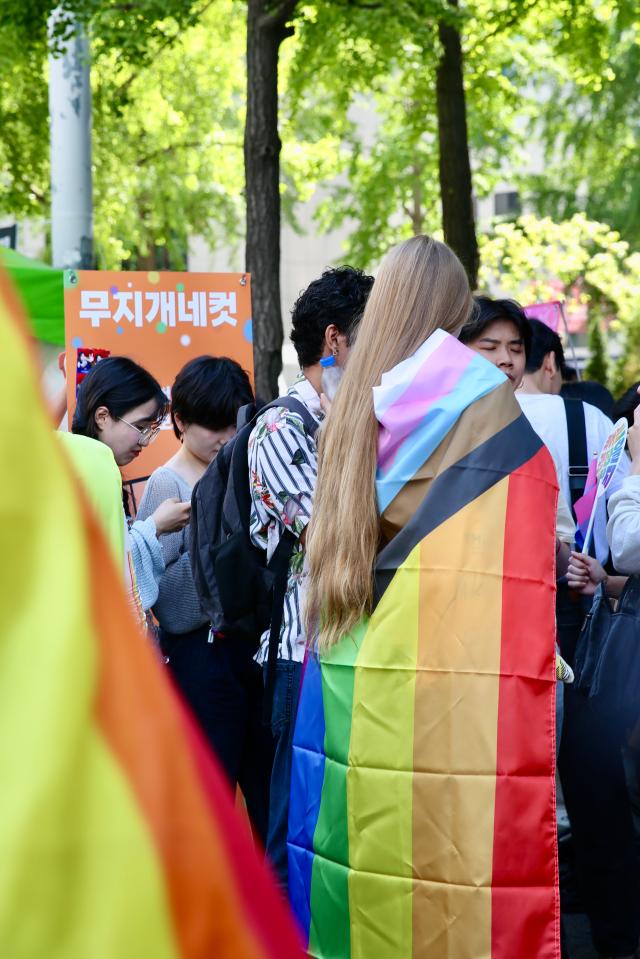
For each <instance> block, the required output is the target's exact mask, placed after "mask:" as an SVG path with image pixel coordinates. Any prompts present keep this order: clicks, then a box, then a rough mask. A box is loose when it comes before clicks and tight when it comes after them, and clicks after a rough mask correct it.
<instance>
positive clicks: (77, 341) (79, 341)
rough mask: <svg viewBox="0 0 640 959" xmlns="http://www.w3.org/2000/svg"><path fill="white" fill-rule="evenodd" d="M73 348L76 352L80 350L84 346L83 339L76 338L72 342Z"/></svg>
mask: <svg viewBox="0 0 640 959" xmlns="http://www.w3.org/2000/svg"><path fill="white" fill-rule="evenodd" d="M71 346H72V347H73V348H74V350H78V349H79V348H80V347H81V346H82V337H81V336H74V338H73V339H72V340H71Z"/></svg>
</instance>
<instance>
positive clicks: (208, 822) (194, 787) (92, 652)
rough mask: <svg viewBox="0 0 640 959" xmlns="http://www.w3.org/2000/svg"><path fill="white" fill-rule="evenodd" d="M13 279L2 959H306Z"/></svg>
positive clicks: (4, 339)
mask: <svg viewBox="0 0 640 959" xmlns="http://www.w3.org/2000/svg"><path fill="white" fill-rule="evenodd" d="M24 329H25V328H24V326H23V324H22V322H21V320H20V315H19V307H18V305H17V301H16V300H15V297H14V294H13V291H12V289H11V288H10V286H9V283H8V280H7V278H6V276H5V275H4V274H2V273H1V272H0V334H1V336H0V341H1V343H2V350H0V401H1V403H2V409H3V411H4V415H3V422H2V428H1V429H0V461H1V462H2V475H1V478H0V484H1V486H2V497H1V502H2V507H1V511H2V515H1V527H2V558H1V563H2V571H1V575H0V776H1V780H2V789H1V791H0V849H1V850H2V855H1V864H0V956H2V957H5V959H212V957H216V959H218V957H225V959H231V957H233V959H236V957H247V959H249V957H251V959H267V957H273V959H275V957H278V959H280V957H282V956H285V957H292V956H299V955H301V950H300V947H299V942H298V936H297V933H296V930H295V928H294V924H293V922H292V921H291V920H290V918H289V916H288V915H287V910H286V906H285V905H284V903H283V901H282V899H281V897H280V895H279V893H278V892H277V890H276V888H275V885H274V883H273V882H272V880H271V878H270V876H269V875H268V874H267V872H266V870H265V868H264V866H263V865H262V863H261V862H260V861H259V859H258V853H257V852H256V851H255V850H254V848H253V845H252V843H251V839H250V837H249V835H248V833H247V831H246V827H244V826H243V825H242V824H241V823H240V822H239V820H238V819H237V818H236V814H235V810H234V808H233V800H232V797H231V796H230V795H229V793H228V788H227V786H226V784H225V783H224V782H223V780H222V777H221V774H220V773H219V771H218V769H217V767H216V765H215V764H214V762H213V760H212V759H211V757H210V756H209V754H208V753H207V752H206V750H205V747H204V745H203V743H202V741H201V739H200V736H199V734H198V733H197V731H196V730H195V729H194V728H193V727H192V726H191V723H190V720H189V719H188V717H187V715H186V713H185V712H184V711H183V708H182V706H181V705H180V703H179V702H178V700H177V698H176V696H175V694H174V693H173V691H172V689H171V687H170V685H169V681H168V679H167V677H166V675H165V673H164V671H163V669H162V667H161V665H160V663H159V662H158V660H157V657H156V655H155V653H154V651H153V649H152V647H151V646H150V645H149V644H148V643H147V641H146V640H145V639H144V638H143V637H142V636H141V635H140V633H139V632H138V631H137V629H136V626H135V624H134V621H133V620H132V618H131V616H130V613H129V609H128V605H127V600H126V597H125V593H124V587H123V583H122V571H121V568H120V567H119V566H118V567H117V566H116V563H115V557H114V555H113V552H114V551H113V550H112V549H110V548H109V546H108V545H107V542H106V540H105V538H104V535H103V533H102V530H101V528H100V526H99V523H98V520H97V519H96V518H95V517H94V515H93V513H92V511H91V509H90V507H89V505H88V503H87V502H86V501H85V499H84V493H83V490H82V488H81V485H80V483H79V481H77V480H76V478H75V475H74V474H73V473H72V470H71V467H70V463H69V461H68V460H67V458H66V456H65V453H64V449H63V446H62V444H60V443H58V442H56V438H55V437H54V434H53V428H52V424H51V423H50V422H49V420H48V417H47V415H46V411H45V409H44V406H43V403H42V400H41V397H40V391H39V386H38V383H37V379H36V373H35V370H36V366H37V364H36V362H35V357H31V356H30V352H29V344H28V341H27V338H26V335H25V333H24Z"/></svg>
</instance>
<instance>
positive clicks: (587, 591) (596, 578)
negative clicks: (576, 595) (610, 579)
mask: <svg viewBox="0 0 640 959" xmlns="http://www.w3.org/2000/svg"><path fill="white" fill-rule="evenodd" d="M606 578H607V574H606V573H605V571H604V569H603V568H602V566H601V565H600V563H599V562H598V560H597V559H595V558H594V557H593V556H587V555H586V554H585V553H576V552H575V551H574V552H572V553H571V556H570V557H569V567H568V569H567V583H568V584H569V588H570V589H577V590H578V591H579V592H580V593H583V594H584V595H585V596H593V594H594V593H595V591H596V588H597V586H598V584H599V583H601V582H602V581H603V580H605V579H606Z"/></svg>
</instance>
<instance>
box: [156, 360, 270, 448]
mask: <svg viewBox="0 0 640 959" xmlns="http://www.w3.org/2000/svg"><path fill="white" fill-rule="evenodd" d="M246 403H253V390H252V389H251V383H250V382H249V377H248V376H247V374H246V373H245V371H244V370H243V369H242V368H241V367H240V366H238V364H237V363H236V362H235V360H230V359H228V358H227V357H226V356H221V357H213V356H199V357H197V359H195V360H191V361H190V362H189V363H187V364H186V365H185V366H183V368H182V369H181V370H180V372H179V373H178V375H177V376H176V379H175V382H174V384H173V386H172V388H171V422H172V423H173V431H174V433H175V434H176V439H179V440H181V441H184V439H185V435H186V433H187V432H189V430H188V428H189V427H190V426H200V427H202V428H203V429H206V430H209V432H211V433H216V434H220V436H218V437H217V438H216V439H215V440H214V441H213V443H214V449H213V450H212V451H211V453H212V454H213V455H209V452H207V451H201V453H202V452H204V459H206V460H207V463H210V462H211V460H212V459H213V458H214V456H215V454H216V453H217V452H218V449H219V448H220V446H221V445H222V444H223V443H226V441H227V440H228V439H229V438H230V437H231V436H233V435H234V433H235V426H236V417H237V415H238V409H239V408H240V407H241V406H243V405H245V404H246ZM191 432H192V431H191Z"/></svg>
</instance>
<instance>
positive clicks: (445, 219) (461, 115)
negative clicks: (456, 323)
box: [436, 0, 479, 290]
mask: <svg viewBox="0 0 640 959" xmlns="http://www.w3.org/2000/svg"><path fill="white" fill-rule="evenodd" d="M448 2H449V4H450V6H452V7H457V6H458V0H448ZM438 32H439V35H440V42H441V44H442V56H441V57H440V61H439V63H438V70H437V75H436V103H437V110H438V135H439V141H440V195H441V202H442V225H443V228H444V238H445V240H446V241H447V243H448V244H449V246H450V247H451V249H452V250H454V251H455V253H457V255H458V257H459V258H460V260H461V262H462V265H463V266H464V268H465V270H466V271H467V276H468V277H469V283H470V285H471V289H472V290H474V289H475V288H476V284H477V280H478V266H479V254H478V241H477V239H476V229H475V221H474V216H473V199H472V190H473V187H472V182H471V163H470V160H469V141H468V137H467V110H466V105H465V98H464V80H463V72H462V67H463V63H462V42H461V39H460V33H459V31H458V30H457V28H456V27H455V26H453V25H452V24H450V23H445V22H444V21H443V20H441V21H440V23H439V25H438Z"/></svg>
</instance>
